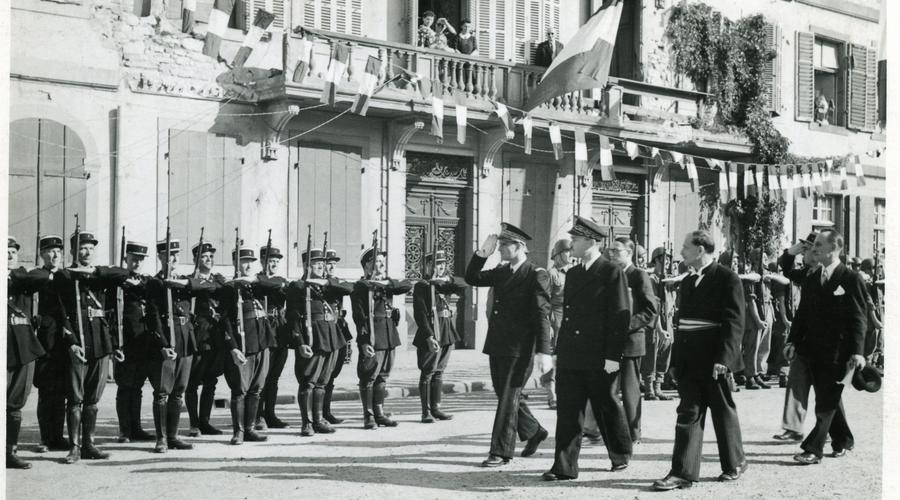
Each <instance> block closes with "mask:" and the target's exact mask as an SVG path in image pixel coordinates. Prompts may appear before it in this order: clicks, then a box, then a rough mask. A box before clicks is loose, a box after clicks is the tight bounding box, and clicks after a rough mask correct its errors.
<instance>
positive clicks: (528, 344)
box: [466, 223, 553, 467]
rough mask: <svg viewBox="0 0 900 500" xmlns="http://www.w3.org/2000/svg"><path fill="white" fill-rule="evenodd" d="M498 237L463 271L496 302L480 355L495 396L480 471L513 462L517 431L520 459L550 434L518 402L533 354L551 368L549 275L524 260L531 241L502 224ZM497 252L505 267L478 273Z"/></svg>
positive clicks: (522, 402)
mask: <svg viewBox="0 0 900 500" xmlns="http://www.w3.org/2000/svg"><path fill="white" fill-rule="evenodd" d="M501 227H502V229H501V231H500V235H499V236H498V235H496V234H491V235H488V237H487V239H486V240H485V242H484V244H483V245H481V248H480V249H479V250H478V251H477V252H475V255H473V256H472V260H470V261H469V266H468V268H467V269H466V283H468V284H469V285H471V286H490V287H493V295H494V300H493V304H492V305H491V312H490V316H489V318H488V332H487V338H486V339H485V342H484V353H485V354H487V355H488V356H489V360H490V368H491V381H492V382H493V384H494V392H495V393H496V394H497V413H496V415H495V416H494V428H493V431H492V434H491V451H490V455H489V456H488V458H487V460H485V461H483V462H482V463H481V465H482V467H499V466H501V465H506V464H508V463H509V461H510V460H512V456H513V454H514V453H515V448H516V433H518V435H519V439H520V440H523V441H525V440H527V441H528V442H527V444H526V445H525V449H524V450H522V456H523V457H529V456H531V455H534V453H535V452H536V451H537V447H538V445H540V444H541V441H543V440H545V439H547V436H548V435H549V433H548V432H547V430H546V429H544V428H543V427H541V424H540V423H538V421H537V419H535V418H534V415H532V414H531V411H530V410H529V409H528V405H527V404H526V403H525V400H524V399H522V387H523V386H524V385H525V382H526V381H527V380H528V379H529V377H530V376H531V370H532V363H533V357H534V353H535V351H537V353H538V359H539V361H540V369H541V372H542V373H545V372H547V371H549V370H550V368H551V367H552V363H553V362H552V358H551V356H550V339H551V337H552V331H551V329H550V276H549V275H548V274H547V271H545V270H543V269H539V268H537V267H535V266H534V264H532V263H531V262H528V261H527V257H528V247H527V243H526V242H528V241H531V237H530V236H528V234H527V233H525V232H524V231H522V230H521V229H519V228H517V227H515V226H513V225H512V224H507V223H503V224H502V225H501ZM498 248H499V250H500V260H501V261H503V263H502V264H501V265H500V266H498V267H496V268H494V269H489V270H487V271H482V268H483V267H484V264H485V262H487V259H488V257H490V256H491V255H492V254H493V253H494V252H496V251H497V249H498Z"/></svg>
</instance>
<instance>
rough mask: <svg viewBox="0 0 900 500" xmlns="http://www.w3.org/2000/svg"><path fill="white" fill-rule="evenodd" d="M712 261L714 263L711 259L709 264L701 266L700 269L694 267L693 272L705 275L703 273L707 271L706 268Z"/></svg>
mask: <svg viewBox="0 0 900 500" xmlns="http://www.w3.org/2000/svg"><path fill="white" fill-rule="evenodd" d="M712 263H713V261H709V264H707V265H705V266H703V267H701V268H700V269H692V270H691V274H695V275H697V276H703V273H705V272H706V270H707V269H709V266H711V265H712Z"/></svg>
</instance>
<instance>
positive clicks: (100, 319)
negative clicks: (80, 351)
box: [53, 266, 128, 360]
mask: <svg viewBox="0 0 900 500" xmlns="http://www.w3.org/2000/svg"><path fill="white" fill-rule="evenodd" d="M127 278H128V271H127V270H126V269H122V268H121V267H108V266H95V268H94V273H93V274H90V275H84V274H83V273H76V272H71V271H69V270H68V269H61V270H59V272H57V273H56V275H55V276H54V278H53V281H54V286H55V287H58V288H59V290H60V297H61V298H62V303H63V307H64V310H65V311H66V316H67V319H68V324H70V325H73V326H74V328H71V329H70V330H64V335H63V337H62V343H63V344H65V346H66V349H68V348H69V347H70V346H73V345H80V344H81V339H80V336H79V327H78V316H77V314H76V310H77V307H76V299H75V281H76V280H77V281H78V285H79V290H80V293H81V297H80V299H81V320H82V322H83V325H82V327H81V328H83V331H84V343H85V345H84V346H82V347H84V356H85V358H86V359H89V360H90V359H98V358H102V357H103V356H107V355H109V354H110V353H112V351H113V349H115V348H117V347H118V345H117V344H118V338H117V336H115V335H112V334H111V333H112V332H111V329H110V325H112V324H114V323H113V322H112V321H110V320H109V318H112V317H114V316H115V308H114V307H108V306H107V304H106V299H107V297H108V295H109V292H108V290H109V289H110V288H115V287H117V286H119V285H120V284H121V283H122V282H124V281H125V279H127Z"/></svg>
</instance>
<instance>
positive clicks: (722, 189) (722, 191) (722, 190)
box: [719, 170, 728, 204]
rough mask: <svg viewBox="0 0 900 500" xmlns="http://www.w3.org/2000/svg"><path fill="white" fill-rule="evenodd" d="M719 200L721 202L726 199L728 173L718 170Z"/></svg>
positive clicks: (724, 201)
mask: <svg viewBox="0 0 900 500" xmlns="http://www.w3.org/2000/svg"><path fill="white" fill-rule="evenodd" d="M719 201H721V202H722V203H723V204H724V203H726V202H727V201H728V173H727V172H725V170H719Z"/></svg>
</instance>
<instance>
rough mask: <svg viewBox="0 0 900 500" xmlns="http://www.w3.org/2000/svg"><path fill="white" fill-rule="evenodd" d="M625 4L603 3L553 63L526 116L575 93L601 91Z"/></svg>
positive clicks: (618, 1)
mask: <svg viewBox="0 0 900 500" xmlns="http://www.w3.org/2000/svg"><path fill="white" fill-rule="evenodd" d="M623 3H624V0H606V1H604V2H603V6H602V7H600V9H598V10H597V12H595V13H594V15H593V16H591V18H590V19H588V20H587V22H586V23H584V24H583V25H582V26H581V28H579V29H578V31H577V32H576V33H575V35H574V36H573V37H572V39H571V41H569V43H568V45H566V46H565V47H564V48H563V49H562V51H560V53H559V55H558V56H556V58H555V59H553V62H552V63H550V66H549V67H548V68H547V71H545V72H544V76H543V78H542V79H541V83H540V84H538V86H537V88H536V89H534V92H532V93H531V96H530V97H529V98H528V102H527V103H525V108H524V110H523V111H524V112H526V113H528V112H529V111H531V110H533V109H534V108H536V107H538V106H540V105H541V104H543V103H544V102H547V101H549V100H550V99H552V98H554V97H556V96H559V95H562V94H565V93H566V92H572V91H575V90H584V89H595V88H603V87H605V86H606V80H607V78H608V77H609V63H610V61H611V60H612V55H613V47H614V46H615V43H616V33H617V32H618V30H619V19H620V18H621V17H622V4H623Z"/></svg>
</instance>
